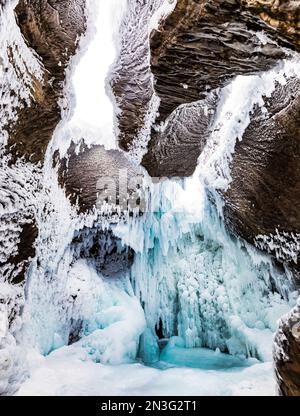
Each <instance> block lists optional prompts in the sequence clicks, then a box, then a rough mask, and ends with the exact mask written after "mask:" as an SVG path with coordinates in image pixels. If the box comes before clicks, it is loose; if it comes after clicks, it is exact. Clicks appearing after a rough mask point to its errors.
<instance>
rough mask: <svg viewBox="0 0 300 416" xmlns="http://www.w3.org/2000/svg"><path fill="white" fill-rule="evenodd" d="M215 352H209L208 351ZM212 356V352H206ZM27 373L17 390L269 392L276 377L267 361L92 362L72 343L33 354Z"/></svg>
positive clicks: (28, 392)
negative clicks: (210, 364) (207, 366)
mask: <svg viewBox="0 0 300 416" xmlns="http://www.w3.org/2000/svg"><path fill="white" fill-rule="evenodd" d="M212 355H214V352H212ZM206 359H207V360H210V361H213V360H214V358H213V357H211V356H210V357H209V358H207V357H206ZM30 363H31V365H30V366H31V377H30V378H29V379H28V380H27V381H26V382H25V383H24V384H23V386H22V388H21V389H20V390H19V392H18V395H20V396H32V395H50V396H51V395H52V396H63V395H74V396H85V395H94V396H104V395H115V396H120V395H122V396H123V395H124V396H140V395H144V396H149V395H156V396H169V395H172V396H176V395H187V396H189V395H195V396H196V395H198V396H201V395H210V396H216V395H223V396H238V395H243V396H244V395H245V396H248V395H249V396H273V395H274V394H275V381H274V377H273V369H272V365H271V364H270V363H264V364H261V363H260V364H258V363H256V364H253V365H252V366H249V367H245V368H229V369H223V370H209V371H207V370H203V369H202V370H201V369H192V368H168V369H165V370H160V369H156V368H151V367H146V366H143V365H142V364H139V363H136V364H123V365H118V366H107V365H103V364H96V363H94V362H93V361H91V360H90V359H89V357H87V356H86V353H85V351H83V350H82V349H79V348H77V347H76V346H70V347H64V348H62V349H60V350H57V351H54V352H53V353H52V354H50V355H49V356H48V357H42V356H39V355H36V354H33V355H32V356H31V358H30Z"/></svg>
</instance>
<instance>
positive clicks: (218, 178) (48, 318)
mask: <svg viewBox="0 0 300 416" xmlns="http://www.w3.org/2000/svg"><path fill="white" fill-rule="evenodd" d="M97 3H98V2H97V1H92V0H90V1H89V7H90V9H89V13H90V14H89V16H90V18H89V25H90V26H89V27H90V29H88V31H87V35H86V37H85V39H83V40H82V45H81V52H80V53H79V55H80V57H81V61H80V62H77V61H78V59H79V56H78V57H76V58H74V62H73V67H72V69H71V70H70V73H69V75H68V76H69V80H68V85H67V87H66V89H67V90H68V94H67V98H68V100H69V101H68V103H66V102H62V103H61V106H62V109H63V111H64V115H65V117H64V120H63V121H62V122H61V123H60V125H59V126H58V127H57V129H56V131H55V134H54V137H53V140H52V142H51V143H50V145H49V147H48V152H47V158H46V163H45V166H44V168H43V172H42V175H43V180H42V184H43V192H42V193H41V196H40V198H41V202H40V204H39V211H38V212H37V214H36V217H37V220H38V225H39V236H38V239H37V243H36V248H37V251H36V257H35V259H34V261H33V263H32V265H31V267H30V269H29V272H28V278H27V285H26V302H25V306H24V309H23V314H22V320H23V325H22V329H21V330H20V331H18V333H17V340H18V343H19V344H20V345H22V347H23V349H24V351H26V354H27V360H28V375H29V378H28V380H27V381H26V382H25V384H24V385H23V387H22V388H21V390H20V392H19V394H32V393H34V392H38V393H40V394H43V392H44V391H45V389H46V390H47V389H49V388H50V390H51V389H53V394H56V393H59V394H70V393H72V392H74V391H76V392H77V390H76V389H78V384H77V387H76V386H75V384H76V381H74V386H73V387H74V390H72V387H70V389H71V390H70V389H69V390H68V388H65V390H64V383H65V382H64V381H61V380H64V376H63V375H62V374H61V373H60V372H61V369H62V363H64V366H66V368H67V369H68V371H70V372H72V371H74V374H77V373H76V371H77V369H76V367H77V366H78V368H80V371H82V374H84V377H85V380H86V383H87V385H90V386H92V385H96V384H99V383H103V379H102V378H101V377H103V378H105V377H107V378H108V379H109V380H117V379H118V377H119V376H118V374H123V375H124V374H125V375H127V374H129V375H130V376H129V381H128V390H126V389H125V390H124V386H121V385H119V384H118V383H117V382H116V386H118V387H116V392H117V393H120V392H121V393H124V392H125V393H128V392H131V393H132V391H134V381H132V380H134V379H135V377H136V379H137V380H138V382H140V380H141V378H143V377H144V378H145V380H150V381H151V380H152V382H153V380H156V382H153V388H152V387H151V388H152V390H151V388H148V390H147V385H145V386H144V385H143V386H144V387H140V386H139V388H140V389H141V390H142V392H146V393H147V392H148V391H150V393H151V392H152V393H154V394H156V393H158V394H159V383H157V378H158V377H162V385H163V391H162V392H161V394H164V393H165V392H167V393H170V383H172V380H175V381H174V386H175V387H176V386H177V388H178V391H182V392H183V393H186V391H185V390H184V388H183V387H180V374H186V377H187V378H188V377H191V379H189V381H188V386H189V392H191V391H192V392H194V391H195V390H193V387H192V385H193V384H195V383H194V381H195V380H196V383H198V385H199V390H197V391H199V392H200V394H213V390H214V389H217V390H218V391H217V392H216V393H220V394H226V388H225V387H223V386H222V385H221V384H220V383H221V381H220V382H218V383H219V384H218V383H217V382H216V380H217V379H218V377H220V380H224V382H223V384H224V385H225V384H226V381H225V380H226V379H227V377H228V376H230V375H231V377H232V378H234V379H235V380H236V381H234V382H233V386H234V387H233V390H234V388H236V392H238V391H239V388H240V387H239V386H240V385H243V383H246V384H247V383H248V385H249V386H250V387H249V391H250V390H251V389H252V390H251V391H254V392H257V391H256V390H255V386H254V385H255V379H256V378H257V379H258V380H260V379H261V383H262V384H261V385H262V386H264V383H265V384H266V385H267V384H268V383H267V382H266V380H265V379H264V376H263V375H262V374H263V372H264V371H265V372H267V374H268V377H269V378H268V382H269V381H270V380H272V370H271V364H270V361H271V354H272V339H273V335H274V332H275V331H276V328H277V321H278V319H279V318H280V317H281V316H282V315H284V314H285V313H287V312H288V311H289V310H290V309H291V307H292V306H293V305H294V304H295V301H296V296H297V294H296V292H295V291H294V288H293V282H292V281H291V280H289V279H288V278H287V273H286V271H285V270H283V269H280V268H278V267H277V266H276V265H275V264H274V262H273V261H272V259H271V258H270V257H269V256H267V255H265V254H262V253H261V252H259V251H258V250H257V249H255V248H254V247H252V246H250V245H249V244H247V243H246V242H245V241H242V240H241V239H238V238H236V237H235V236H233V235H231V234H229V232H228V231H227V229H226V227H225V224H224V221H223V217H222V200H221V198H220V196H219V193H217V191H220V190H222V189H226V187H228V186H229V185H230V180H231V178H230V160H231V156H232V153H233V152H234V146H235V143H236V140H238V139H241V138H242V134H243V132H244V130H245V129H246V127H247V125H248V123H249V121H250V119H249V115H250V113H251V112H252V111H253V109H254V107H255V105H258V106H261V107H263V106H264V101H263V97H264V96H268V95H270V93H271V92H272V91H273V89H274V88H275V84H276V82H281V83H283V84H284V82H285V80H286V77H287V76H291V75H294V76H298V77H299V76H300V74H299V73H298V72H297V67H298V65H296V63H295V62H294V60H292V59H291V60H287V61H285V62H282V63H281V64H280V65H279V66H278V67H276V68H275V69H273V70H271V71H269V72H266V73H264V74H262V75H256V76H251V77H238V78H236V79H235V80H234V81H233V82H232V83H231V84H230V85H229V86H227V87H225V88H223V89H222V90H221V91H220V92H219V95H220V103H219V108H218V111H217V116H216V119H215V125H214V132H213V134H212V136H211V137H210V140H209V141H208V143H207V145H206V147H205V149H204V151H203V153H202V155H201V156H200V158H199V164H198V167H197V169H196V171H195V173H194V175H193V176H192V177H190V178H186V179H173V180H171V179H161V180H159V181H152V178H150V177H149V176H148V175H147V173H146V171H145V172H144V181H143V191H144V196H145V201H146V202H145V206H146V210H145V212H143V214H142V215H132V216H129V215H128V217H126V218H125V219H124V218H120V220H119V222H117V223H116V222H115V221H114V222H112V221H110V219H109V217H107V216H105V215H103V212H104V211H105V210H104V209H103V212H101V210H100V211H99V210H97V209H95V210H94V211H93V212H90V213H88V214H78V212H77V211H76V209H75V207H74V206H72V205H71V203H70V201H69V200H68V199H67V197H66V195H65V192H64V191H63V190H62V189H61V187H60V186H59V184H58V179H57V172H56V170H55V168H53V163H52V161H53V154H54V152H55V150H57V149H58V150H59V151H60V153H61V155H64V154H66V152H67V149H68V147H69V145H70V142H71V140H73V141H75V142H76V143H78V144H79V143H80V142H81V139H83V138H84V139H85V140H86V143H87V144H88V145H92V144H101V145H104V146H105V147H106V148H115V147H116V134H117V131H116V126H115V125H114V111H117V109H115V108H114V107H113V105H114V103H113V100H112V97H111V95H112V93H111V91H110V89H109V86H108V85H107V81H106V78H107V76H108V74H109V70H110V66H111V64H112V63H113V60H114V59H117V54H118V49H117V41H116V31H117V29H118V25H119V24H120V22H121V20H122V16H123V14H124V13H125V12H126V3H127V2H126V1H125V0H101V2H100V3H101V4H100V5H99V10H98V12H97V13H98V14H97V16H98V17H97V18H96V19H95V7H96V4H97ZM167 6H168V7H167ZM172 7H174V4H173V5H172ZM170 10H171V6H170V3H169V2H163V1H157V2H156V9H155V10H154V11H155V12H156V13H155V14H154V17H153V19H152V20H151V25H155V24H156V23H157V18H158V17H157V16H159V15H160V13H163V12H164V13H166V11H170ZM154 11H153V12H154ZM112 17H113V18H112ZM94 25H95V26H96V29H97V31H95V27H94ZM144 30H147V31H148V30H149V28H148V27H146V28H144ZM81 55H82V56H81ZM72 82H73V83H74V86H73V87H72V86H71V83H72ZM237 97H238V98H237ZM155 99H157V97H155V96H154V101H155ZM69 107H71V110H70V109H69ZM153 111H156V108H155V105H154V108H153ZM152 115H153V114H152ZM145 132H146V133H147V134H150V132H149V131H148V130H147V129H145V131H144V132H143V133H144V134H146V133H145ZM147 139H149V137H148V138H147ZM145 142H147V140H146V141H145ZM138 151H142V150H141V149H138V150H137V152H138ZM93 233H94V234H93ZM103 233H104V235H105V237H103ZM105 233H112V235H113V236H115V237H117V238H118V239H119V240H118V241H119V242H118V243H116V244H117V246H116V247H115V246H114V250H116V251H122V250H123V249H124V248H130V249H131V250H133V252H134V258H133V264H132V266H131V268H130V270H129V271H128V273H124V274H123V275H116V276H113V277H112V278H108V277H107V276H105V275H104V274H102V273H100V272H99V270H97V267H96V262H95V261H94V260H93V259H92V258H82V256H81V255H80V253H79V252H80V250H81V248H82V247H83V246H84V248H85V249H86V251H87V250H88V249H89V247H90V245H91V244H92V243H91V241H92V238H94V237H93V236H94V235H96V238H97V239H99V241H98V240H97V242H99V244H100V240H101V239H102V240H101V244H102V243H103V244H102V245H103V247H104V249H105V250H107V251H109V250H112V245H113V244H115V243H114V241H113V239H112V238H111V237H110V234H109V235H108V237H107V235H106V234H105ZM82 236H83V237H82ZM79 237H80V243H79V244H78V243H77V240H78V239H79ZM74 241H76V244H75V243H74ZM79 246H80V247H79ZM0 330H1V325H0ZM24 354H25V353H24ZM110 365H115V366H116V367H111V366H110ZM97 366H98V367H97ZM260 366H261V367H260ZM178 367H190V368H192V369H193V371H194V373H186V371H187V369H186V368H184V369H182V373H180V369H179V368H178ZM260 368H261V369H262V370H261V371H262V373H260ZM98 369H99V374H100V372H101V374H102V376H101V377H100V375H99V374H98V373H97V371H98ZM233 369H235V370H236V369H238V371H237V372H234V371H233ZM206 370H212V372H210V373H209V374H208V375H207V377H208V378H207V380H208V387H205V386H204V385H203V381H202V384H201V380H202V379H203V374H206V373H205V371H206ZM191 371H192V370H191ZM231 371H232V373H230V372H231ZM85 372H86V373H85ZM92 374H93V375H92ZM188 374H190V376H189V375H188ZM191 374H192V375H191ZM48 375H49V378H50V380H52V381H53V385H52V386H51V387H49V385H47V383H46V384H44V383H45V382H43V381H42V382H41V380H45V379H46V378H47V377H48ZM91 375H92V376H91ZM76 377H77V375H76ZM76 377H75V379H76ZM172 377H173V378H172ZM205 377H206V376H205ZM60 378H61V380H60ZM249 380H250V381H249ZM253 380H254V381H253ZM150 381H149V383H150ZM89 383H90V384H89ZM168 383H169V384H168ZM235 383H236V387H235ZM251 383H252V384H251ZM112 384H114V383H112ZM105 388H106V389H108V387H107V386H106V387H103V390H97V391H96V390H95V387H93V389H94V390H93V389H91V388H90V389H89V390H88V394H90V393H91V394H93V393H95V394H99V391H100V393H103V394H105V392H107V391H106V390H105ZM111 388H112V387H111ZM181 388H182V389H183V390H180V389H181ZM272 388H273V385H271V388H270V385H269V384H268V386H267V387H266V390H268V389H269V390H268V391H270V390H272ZM43 389H44V390H43ZM51 391H52V390H51ZM137 391H138V390H137ZM81 393H83V394H85V393H87V392H86V391H83V392H82V391H81ZM171 393H172V391H171ZM173 393H174V392H173ZM227 393H228V392H227ZM231 393H234V391H232V392H231ZM195 394H197V392H196V391H195Z"/></svg>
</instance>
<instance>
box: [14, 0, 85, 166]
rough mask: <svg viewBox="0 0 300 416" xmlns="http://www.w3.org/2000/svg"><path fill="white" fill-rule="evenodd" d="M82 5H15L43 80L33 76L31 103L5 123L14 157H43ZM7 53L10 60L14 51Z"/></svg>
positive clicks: (46, 0)
mask: <svg viewBox="0 0 300 416" xmlns="http://www.w3.org/2000/svg"><path fill="white" fill-rule="evenodd" d="M84 8H85V0H63V1H57V0H33V1H30V2H29V1H27V0H20V1H19V4H18V5H17V7H16V10H15V11H16V17H17V21H18V25H19V27H20V29H21V32H22V34H23V36H24V38H25V39H26V42H27V44H28V46H29V47H30V48H32V49H33V50H34V51H35V52H36V54H37V56H38V59H39V60H40V61H41V64H42V69H43V81H42V82H41V81H39V80H37V79H33V89H32V98H31V101H32V102H31V105H30V106H28V105H26V106H24V108H22V109H21V110H20V111H19V112H18V119H17V121H16V123H12V124H10V125H9V126H8V127H7V129H8V132H9V141H8V145H9V146H10V147H11V151H12V153H13V154H14V155H15V157H20V156H25V157H26V158H27V159H30V160H31V161H33V162H38V161H42V160H43V156H44V154H45V151H46V148H47V145H48V143H49V141H50V139H51V137H52V134H53V131H54V129H55V127H56V125H57V124H58V122H59V121H60V119H61V109H60V106H59V104H58V101H59V99H60V98H62V97H63V89H64V81H65V69H66V67H67V66H68V63H69V61H70V58H71V57H72V56H73V55H74V54H75V52H76V50H77V46H78V41H79V38H80V35H81V34H82V33H83V32H84V31H85V10H84ZM11 53H12V59H13V60H14V53H18V51H16V50H12V51H11ZM16 61H17V60H16ZM29 75H31V74H29Z"/></svg>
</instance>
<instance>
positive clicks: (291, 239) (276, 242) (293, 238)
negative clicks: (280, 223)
mask: <svg viewBox="0 0 300 416" xmlns="http://www.w3.org/2000/svg"><path fill="white" fill-rule="evenodd" d="M255 245H256V247H258V248H259V249H260V250H265V251H267V252H268V253H275V255H276V258H277V259H278V260H282V261H286V262H288V261H293V262H294V263H296V264H297V263H298V256H299V252H300V234H299V233H288V232H285V231H279V230H276V232H275V233H274V234H269V235H257V236H256V238H255Z"/></svg>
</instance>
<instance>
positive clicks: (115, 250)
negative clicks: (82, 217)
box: [72, 225, 134, 277]
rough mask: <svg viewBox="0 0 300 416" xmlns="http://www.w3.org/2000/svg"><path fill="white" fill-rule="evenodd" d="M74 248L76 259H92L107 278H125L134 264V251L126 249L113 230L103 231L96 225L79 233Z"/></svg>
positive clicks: (75, 237)
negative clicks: (121, 276)
mask: <svg viewBox="0 0 300 416" xmlns="http://www.w3.org/2000/svg"><path fill="white" fill-rule="evenodd" d="M72 247H73V249H74V251H75V258H84V259H90V260H91V261H93V262H94V264H95V266H96V270H97V271H98V272H99V273H101V274H102V275H103V276H105V277H116V276H120V275H123V276H124V275H125V274H126V273H127V272H128V271H129V269H130V267H131V265H132V263H133V258H134V252H133V250H132V249H131V248H129V247H125V246H124V245H123V244H122V242H121V240H120V239H119V238H117V237H116V236H114V234H113V232H112V231H111V230H106V231H103V230H102V229H101V228H97V226H96V225H95V227H89V228H84V229H83V230H80V231H77V232H76V234H75V236H74V239H73V242H72Z"/></svg>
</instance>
